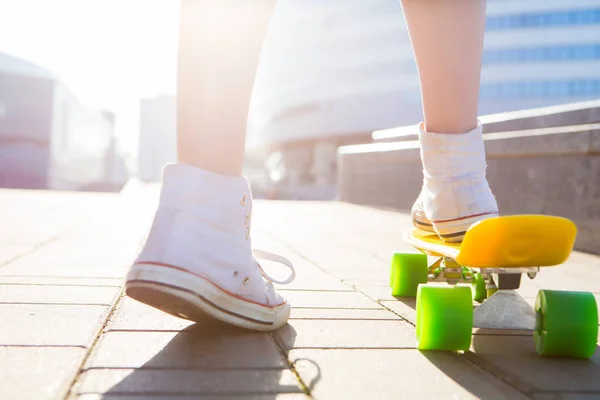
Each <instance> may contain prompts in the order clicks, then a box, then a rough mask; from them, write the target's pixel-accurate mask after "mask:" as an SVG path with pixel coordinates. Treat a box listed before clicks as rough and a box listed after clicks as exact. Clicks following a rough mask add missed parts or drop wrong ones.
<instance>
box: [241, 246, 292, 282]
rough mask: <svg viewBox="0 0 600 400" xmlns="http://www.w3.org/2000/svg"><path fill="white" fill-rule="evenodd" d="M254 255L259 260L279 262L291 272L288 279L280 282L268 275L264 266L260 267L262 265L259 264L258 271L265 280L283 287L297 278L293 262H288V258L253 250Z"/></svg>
mask: <svg viewBox="0 0 600 400" xmlns="http://www.w3.org/2000/svg"><path fill="white" fill-rule="evenodd" d="M252 253H253V254H254V257H255V258H257V259H261V260H267V261H273V262H277V263H280V264H283V265H285V266H286V267H288V268H289V270H290V275H289V276H288V277H287V278H286V279H284V280H281V281H280V280H277V279H275V278H273V277H272V276H270V275H269V274H267V273H266V272H265V270H264V269H263V268H262V266H261V265H260V263H257V265H258V269H260V273H261V275H262V276H263V277H264V278H265V279H268V280H269V281H271V282H274V283H279V284H281V285H285V284H288V283H291V282H292V281H293V280H294V278H296V270H295V269H294V266H293V265H292V262H291V261H290V260H288V259H287V258H285V257H282V256H280V255H277V254H273V253H269V252H267V251H263V250H256V249H252Z"/></svg>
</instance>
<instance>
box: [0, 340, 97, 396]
mask: <svg viewBox="0 0 600 400" xmlns="http://www.w3.org/2000/svg"><path fill="white" fill-rule="evenodd" d="M85 353H86V351H85V349H82V348H77V347H71V348H69V347H6V346H0V376H1V377H2V384H0V398H1V399H7V400H8V399H19V400H30V399H31V400H45V399H48V400H55V399H60V398H63V396H64V395H65V393H66V392H67V391H68V390H69V385H70V383H71V380H72V379H73V378H74V377H75V374H76V373H77V371H78V370H79V365H80V363H81V361H82V360H83V357H84V356H85Z"/></svg>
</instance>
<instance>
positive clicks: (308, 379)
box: [290, 349, 528, 400]
mask: <svg viewBox="0 0 600 400" xmlns="http://www.w3.org/2000/svg"><path fill="white" fill-rule="evenodd" d="M290 359H291V360H292V362H293V365H294V368H295V369H296V370H297V371H298V373H299V374H300V377H301V378H302V380H303V382H304V383H305V384H306V385H307V386H308V388H309V389H310V391H311V394H312V395H313V396H314V398H316V399H335V398H340V397H342V396H341V394H344V396H343V397H346V396H349V397H346V398H353V399H381V400H384V399H394V400H396V399H407V400H414V399H498V400H500V399H506V400H524V399H527V398H528V397H526V396H525V395H523V394H522V393H521V392H519V391H518V390H516V389H515V388H513V387H511V386H510V385H508V384H506V383H504V382H502V381H500V380H498V379H496V377H494V376H493V375H491V374H489V373H487V372H485V371H484V370H482V369H480V368H479V367H477V366H476V365H475V364H473V363H471V362H469V361H468V360H466V359H465V358H463V357H461V356H459V355H457V354H453V353H450V352H419V351H417V350H365V349H362V350H343V349H335V350H321V349H318V350H317V349H315V350H310V349H303V350H292V351H291V353H290Z"/></svg>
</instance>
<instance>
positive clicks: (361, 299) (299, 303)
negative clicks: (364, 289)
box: [282, 290, 382, 309]
mask: <svg viewBox="0 0 600 400" xmlns="http://www.w3.org/2000/svg"><path fill="white" fill-rule="evenodd" d="M282 294H283V295H284V296H285V297H286V298H287V299H288V301H289V302H290V304H291V305H292V307H301V308H363V309H380V308H382V307H381V305H379V304H377V302H375V301H372V300H371V299H369V298H368V297H366V296H364V295H362V294H361V293H357V292H346V291H344V292H330V291H317V290H315V291H298V290H289V291H282Z"/></svg>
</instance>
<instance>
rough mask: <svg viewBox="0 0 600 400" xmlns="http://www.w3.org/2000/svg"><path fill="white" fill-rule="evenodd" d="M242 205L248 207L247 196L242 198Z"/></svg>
mask: <svg viewBox="0 0 600 400" xmlns="http://www.w3.org/2000/svg"><path fill="white" fill-rule="evenodd" d="M240 204H241V205H243V206H245V205H246V195H243V196H242V200H241V201H240Z"/></svg>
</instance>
